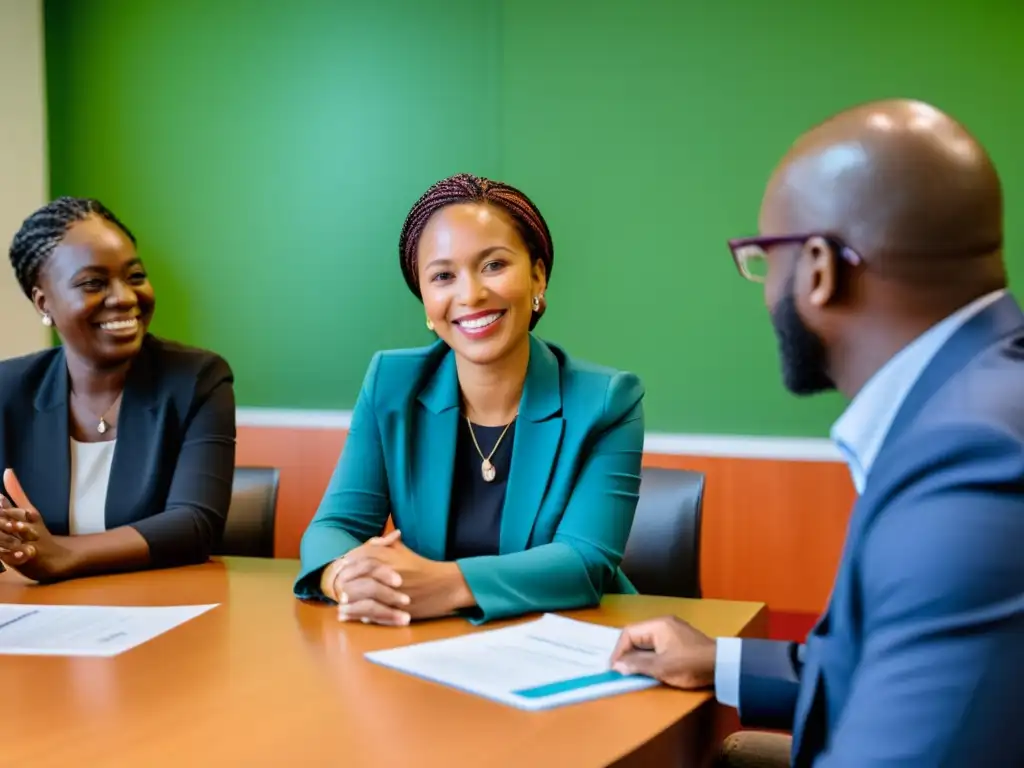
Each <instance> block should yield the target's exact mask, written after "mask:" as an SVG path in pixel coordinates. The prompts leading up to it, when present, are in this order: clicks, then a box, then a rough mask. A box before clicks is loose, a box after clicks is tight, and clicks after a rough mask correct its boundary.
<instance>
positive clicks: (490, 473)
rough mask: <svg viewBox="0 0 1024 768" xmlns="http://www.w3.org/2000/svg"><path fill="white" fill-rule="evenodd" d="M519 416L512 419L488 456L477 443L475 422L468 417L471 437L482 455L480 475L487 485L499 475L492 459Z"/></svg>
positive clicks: (467, 421)
mask: <svg viewBox="0 0 1024 768" xmlns="http://www.w3.org/2000/svg"><path fill="white" fill-rule="evenodd" d="M518 416H519V414H518V413H517V414H516V415H515V416H513V417H512V421H510V422H509V423H508V424H506V425H505V428H504V429H503V430H501V434H500V435H498V439H497V440H496V441H495V443H494V447H493V448H491V452H490V453H489V454H487V455H486V456H484V452H483V451H482V450H481V449H480V443H478V442H477V439H476V432H474V431H473V422H472V421H470V420H469V416H468V415H467V416H466V426H468V427H469V436H470V437H471V438H473V445H474V446H476V452H477V453H478V454H479V455H480V459H481V461H480V475H481V476H482V477H483V479H484V482H485V483H491V482H494V478H495V477H497V475H498V470H497V469H495V468H494V465H493V464H492V463H491V457H492V456H494V454H495V452H496V451H497V450H498V446H499V445H501V441H502V440H503V439H504V438H505V434H506V433H507V432H508V429H509V427H511V426H512V425H513V424H514V423H515V420H516V418H517V417H518Z"/></svg>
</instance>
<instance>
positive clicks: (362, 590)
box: [320, 531, 411, 626]
mask: <svg viewBox="0 0 1024 768" xmlns="http://www.w3.org/2000/svg"><path fill="white" fill-rule="evenodd" d="M400 536H401V534H400V533H399V532H398V531H392V532H391V533H389V534H387V535H386V536H379V537H374V538H372V539H370V540H369V541H367V542H366V543H365V544H362V545H360V546H359V547H357V548H356V549H354V550H352V551H351V552H349V553H348V554H346V555H345V556H343V557H339V558H338V559H337V560H335V561H334V562H333V563H331V564H330V565H328V566H327V567H326V568H325V569H324V573H323V576H322V577H321V579H320V588H321V590H322V591H323V593H324V595H325V596H327V597H328V598H330V599H331V600H334V601H335V602H337V603H338V618H339V619H340V620H341V621H352V620H356V619H358V620H360V621H362V622H363V623H364V624H384V625H388V626H405V625H407V624H408V623H409V621H410V619H411V617H410V615H409V613H408V612H407V610H406V608H407V606H408V605H409V597H408V596H407V595H405V594H403V593H401V592H399V591H398V587H401V585H402V579H401V577H400V576H399V575H398V573H396V572H395V570H394V569H393V568H391V567H390V566H388V565H385V564H383V563H379V562H378V561H377V560H376V559H375V558H372V557H361V558H352V557H351V556H352V555H353V554H355V553H356V552H359V553H363V550H368V549H371V548H374V547H389V546H391V545H392V544H394V543H395V542H397V541H398V540H399V537H400Z"/></svg>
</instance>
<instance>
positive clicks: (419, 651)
mask: <svg viewBox="0 0 1024 768" xmlns="http://www.w3.org/2000/svg"><path fill="white" fill-rule="evenodd" d="M619 634H620V631H619V630H617V629H614V628H612V627H603V626H601V625H599V624H589V623H587V622H583V621H576V620H573V619H566V618H564V617H562V616H557V615H555V614H550V613H549V614H545V615H544V616H543V617H541V618H540V619H537V620H536V621H531V622H527V623H524V624H518V625H516V626H513V627H506V628H503V629H494V630H491V631H485V632H477V633H474V634H471V635H464V636H462V637H454V638H451V639H448V640H436V641H433V642H429V643H419V644H417V645H408V646H405V647H403V648H392V649H390V650H386V651H373V652H371V653H367V654H366V658H368V659H369V660H370V661H373V662H376V663H378V664H382V665H384V666H386V667H392V668H393V669H397V670H400V671H402V672H406V673H408V674H410V675H415V676H417V677H421V678H424V679H426V680H432V681H433V682H436V683H442V684H444V685H448V686H451V687H453V688H459V689H461V690H463V691H467V692H469V693H475V694H477V695H479V696H485V697H487V698H489V699H494V700H495V701H500V702H503V703H505V704H511V705H512V706H515V707H519V708H521V709H528V710H538V709H550V708H551V707H558V706H562V705H564V704H573V703H576V702H580V701H587V700H589V699H598V698H602V697H604V696H612V695H614V694H618V693H625V692H627V691H636V690H640V689H642V688H650V687H652V686H655V685H657V684H658V683H657V681H656V680H653V679H652V678H649V677H643V676H640V675H629V676H625V675H620V674H619V673H618V672H615V671H614V670H612V669H611V668H610V665H609V659H610V658H611V654H612V651H613V650H614V649H615V644H616V642H617V641H618V639H619Z"/></svg>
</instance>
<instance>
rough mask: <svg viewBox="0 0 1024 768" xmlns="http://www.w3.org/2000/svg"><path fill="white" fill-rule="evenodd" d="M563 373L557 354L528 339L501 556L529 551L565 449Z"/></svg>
mask: <svg viewBox="0 0 1024 768" xmlns="http://www.w3.org/2000/svg"><path fill="white" fill-rule="evenodd" d="M561 413H562V382H561V370H560V368H559V365H558V360H557V358H556V357H555V355H554V353H553V352H552V351H551V350H550V349H549V348H548V347H547V346H546V345H545V344H542V343H541V342H539V341H537V340H536V339H535V338H534V337H533V336H532V335H531V336H530V362H529V365H528V366H527V370H526V383H525V384H524V386H523V395H522V399H521V400H520V406H519V420H518V423H517V424H516V435H515V442H514V443H513V444H512V467H511V470H510V472H509V478H508V486H507V490H506V492H505V504H504V507H503V508H502V514H501V545H500V552H501V554H508V553H510V552H521V551H522V550H524V549H526V547H527V544H528V543H529V540H530V534H531V532H532V531H533V525H534V522H535V521H536V519H537V514H538V513H539V512H540V507H541V503H542V502H543V501H544V494H545V493H546V491H547V487H548V480H549V479H550V477H551V472H552V471H553V470H554V466H555V461H556V459H557V457H558V449H559V448H560V447H561V444H562V433H563V430H564V428H565V420H564V419H563V418H562V417H561Z"/></svg>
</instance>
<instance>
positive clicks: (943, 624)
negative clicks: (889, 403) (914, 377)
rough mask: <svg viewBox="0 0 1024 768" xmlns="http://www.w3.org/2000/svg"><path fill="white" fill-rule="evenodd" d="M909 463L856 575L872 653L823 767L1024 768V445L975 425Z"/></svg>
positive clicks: (942, 434) (923, 444) (949, 433)
mask: <svg viewBox="0 0 1024 768" xmlns="http://www.w3.org/2000/svg"><path fill="white" fill-rule="evenodd" d="M901 453H902V456H903V457H906V458H907V459H908V460H909V461H911V462H913V464H912V467H911V468H910V471H900V472H899V477H894V478H893V479H892V480H891V481H889V482H888V483H887V484H884V483H883V487H884V488H885V490H884V492H883V494H882V498H881V501H880V505H881V508H882V511H881V512H880V513H879V514H878V515H877V517H876V518H875V520H874V521H873V523H872V524H871V528H870V529H869V530H868V532H867V533H866V535H865V541H864V546H863V554H862V560H861V564H860V566H859V582H860V587H861V590H862V594H863V597H862V601H863V606H864V638H865V646H864V650H863V653H862V655H861V660H860V663H859V665H858V667H857V671H856V673H855V676H854V679H853V685H852V690H851V691H850V695H849V698H848V701H847V703H846V706H845V707H844V709H843V711H842V713H841V714H840V715H839V718H838V721H837V722H836V723H835V725H834V728H833V730H832V736H831V738H830V742H829V744H828V748H827V750H826V751H825V752H824V753H823V754H821V755H820V756H819V759H818V761H817V762H816V763H815V765H816V766H818V768H837V767H838V766H858V768H871V766H882V765H886V766H889V765H979V764H982V763H983V764H985V765H1024V729H1022V728H1021V724H1020V712H1021V707H1020V702H1021V688H1022V687H1024V652H1022V643H1024V558H1022V557H1021V551H1020V550H1021V542H1022V541H1024V447H1022V443H1021V440H1020V438H1019V437H1014V436H1010V435H1007V434H1005V433H1001V432H1000V431H998V430H996V429H984V428H978V427H973V426H972V427H960V428H956V429H953V428H944V429H942V430H933V431H931V432H930V433H928V434H921V435H920V436H919V437H918V438H917V439H915V440H914V441H913V442H909V441H908V443H907V444H906V445H905V446H904V447H903V450H902V452H901ZM893 474H895V473H893Z"/></svg>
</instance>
